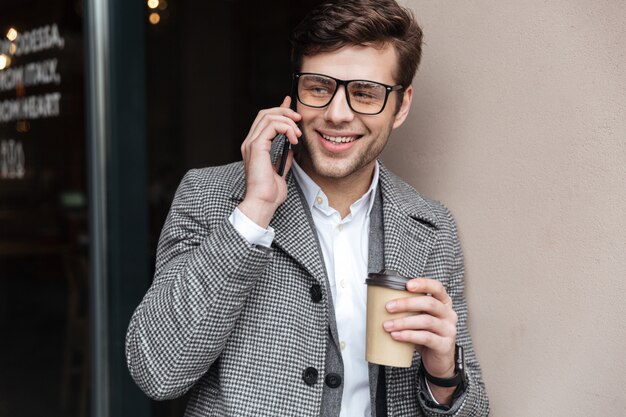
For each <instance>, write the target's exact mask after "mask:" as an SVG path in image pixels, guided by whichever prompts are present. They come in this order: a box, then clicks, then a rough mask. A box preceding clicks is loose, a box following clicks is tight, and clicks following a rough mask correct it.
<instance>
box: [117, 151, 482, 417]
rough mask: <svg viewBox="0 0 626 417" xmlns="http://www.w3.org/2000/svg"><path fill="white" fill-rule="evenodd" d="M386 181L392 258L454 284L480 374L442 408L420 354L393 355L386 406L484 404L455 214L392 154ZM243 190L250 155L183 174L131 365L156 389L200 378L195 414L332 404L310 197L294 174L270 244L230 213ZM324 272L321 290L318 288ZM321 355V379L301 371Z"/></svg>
mask: <svg viewBox="0 0 626 417" xmlns="http://www.w3.org/2000/svg"><path fill="white" fill-rule="evenodd" d="M379 186H380V190H381V193H382V217H383V233H381V234H382V235H383V236H384V242H382V247H383V250H384V262H385V267H386V268H388V269H392V270H396V271H398V272H400V273H401V274H403V275H405V276H413V277H417V276H426V277H431V278H436V279H438V280H440V281H441V282H442V283H443V284H444V285H445V287H446V289H447V291H448V293H449V294H450V296H451V297H452V299H453V301H454V308H455V310H456V312H457V313H458V316H459V322H458V335H457V340H458V343H459V344H461V345H462V346H464V348H465V353H466V359H467V368H468V373H469V383H468V387H467V390H466V392H465V394H463V395H462V396H461V397H460V398H458V399H457V400H456V401H455V403H454V404H453V406H452V408H451V409H450V410H449V411H442V410H440V409H437V408H436V407H431V405H432V404H429V403H428V402H427V401H426V400H425V396H424V392H423V381H419V378H418V372H417V370H418V368H419V366H420V360H419V355H418V354H417V353H416V354H415V360H414V362H413V366H412V367H411V368H408V369H401V368H391V367H387V368H385V376H386V394H387V395H386V410H387V415H389V416H394V417H400V416H407V417H408V416H412V417H414V416H430V417H435V416H444V415H446V416H447V415H454V416H474V417H482V416H486V415H487V414H488V408H489V406H488V400H487V396H486V393H485V391H484V385H483V382H482V378H481V374H480V368H479V365H478V362H477V361H476V357H475V354H474V350H473V348H472V343H471V339H470V335H469V332H468V328H467V306H466V303H465V298H464V296H463V261H462V255H461V249H460V245H459V241H458V238H457V235H456V229H455V224H454V221H453V220H452V217H451V216H450V214H449V212H448V211H447V210H446V209H445V208H444V207H443V206H442V205H441V204H439V203H436V202H432V201H429V200H426V199H424V198H423V197H421V196H420V195H419V194H418V193H417V192H416V191H415V190H414V189H413V188H411V187H410V186H409V185H407V184H406V183H404V182H403V181H402V180H400V179H399V178H397V177H396V176H394V175H393V174H392V173H390V172H389V171H387V170H386V169H385V168H384V167H383V166H382V165H381V171H380V183H379ZM244 192H245V178H244V173H243V165H242V163H241V162H239V163H234V164H230V165H226V166H222V167H213V168H205V169H200V170H192V171H190V172H188V173H187V175H186V176H185V178H184V179H183V181H182V183H181V184H180V186H179V188H178V191H177V193H176V197H175V199H174V202H173V204H172V207H171V210H170V213H169V216H168V218H167V221H166V223H165V226H164V228H163V231H162V234H161V238H160V241H159V248H158V253H157V264H156V272H155V277H154V282H153V284H152V286H151V287H150V289H149V290H148V292H147V293H146V295H145V297H144V299H143V301H142V302H141V303H140V305H139V306H138V307H137V309H136V311H135V313H134V315H133V317H132V319H131V322H130V326H129V328H128V334H127V338H126V355H127V362H128V368H129V370H130V373H131V375H132V377H133V378H134V380H135V381H136V383H137V384H138V385H139V387H140V388H141V389H142V390H143V391H144V392H145V393H146V394H147V395H149V396H150V397H152V398H155V399H171V398H176V397H178V396H181V395H183V394H184V393H186V392H187V391H188V390H192V392H191V396H190V400H189V404H188V407H187V411H186V414H185V415H186V416H188V417H191V416H193V417H196V416H197V417H200V416H233V417H235V416H236V417H242V416H254V417H260V416H298V417H301V416H311V417H313V416H320V415H327V414H328V413H327V412H326V410H324V409H322V403H323V401H322V393H323V392H324V389H323V386H324V372H323V371H324V369H325V366H326V364H325V360H326V350H327V346H328V338H329V337H330V336H329V326H331V325H332V323H330V321H332V320H334V318H333V317H334V315H333V313H332V308H330V307H329V305H330V300H329V294H328V290H327V288H328V287H327V284H326V281H327V278H326V274H325V271H324V265H323V264H324V262H323V259H322V257H321V254H320V252H319V250H318V245H317V243H316V235H315V232H314V231H313V229H312V227H311V225H310V223H309V221H307V218H308V216H307V212H306V210H307V208H306V207H305V205H304V204H303V202H302V200H301V198H300V196H299V192H298V189H297V185H296V184H295V180H294V179H293V177H292V176H291V175H289V176H288V196H287V200H286V201H285V202H284V203H283V204H282V205H281V206H280V207H279V209H278V210H277V211H276V213H275V216H274V218H273V220H272V222H271V224H270V225H271V226H272V227H273V228H274V229H275V231H276V237H275V239H274V242H273V244H272V247H271V248H270V249H267V248H261V247H257V246H254V245H250V244H249V243H248V242H247V241H246V240H245V239H244V238H243V237H242V236H241V235H239V234H238V233H237V231H236V230H235V229H234V228H233V226H232V225H231V223H230V222H229V221H228V217H229V216H230V214H231V213H232V211H233V210H234V208H235V207H236V206H237V205H238V204H239V202H240V201H241V200H242V199H243V196H244ZM316 284H317V285H319V287H317V288H321V289H322V300H321V302H314V301H313V300H312V292H311V288H312V286H314V285H316ZM318 301H319V300H318ZM310 368H315V369H316V370H320V372H319V376H318V377H317V381H311V380H310V378H311V375H310V373H309V374H308V378H309V381H308V382H309V383H311V382H313V384H312V385H310V384H307V383H305V381H303V372H304V371H305V370H306V369H310ZM305 379H306V378H305ZM373 408H374V407H373Z"/></svg>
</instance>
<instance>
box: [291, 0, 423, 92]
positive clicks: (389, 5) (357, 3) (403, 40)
mask: <svg viewBox="0 0 626 417" xmlns="http://www.w3.org/2000/svg"><path fill="white" fill-rule="evenodd" d="M386 43H389V44H391V45H393V46H394V48H395V50H396V53H397V56H398V62H397V74H396V82H398V83H399V84H402V85H403V86H404V87H408V86H409V85H411V82H412V81H413V77H414V76H415V72H416V71H417V67H418V65H419V62H420V59H421V56H422V29H421V28H420V27H419V25H418V24H417V22H416V21H415V18H414V17H413V13H411V11H410V10H407V9H405V8H404V7H402V6H400V5H398V3H396V2H395V1H394V0H330V1H327V2H324V3H322V4H321V5H319V6H317V7H316V8H314V9H313V10H311V11H310V12H309V14H307V16H306V17H305V18H304V20H302V21H301V22H300V23H299V24H298V26H296V28H295V29H294V31H293V34H292V37H291V46H292V49H291V63H292V65H293V67H294V69H295V70H299V69H300V66H301V65H302V58H303V57H304V56H306V55H314V54H317V53H320V52H332V51H336V50H338V49H340V48H342V47H344V46H347V45H384V44H386Z"/></svg>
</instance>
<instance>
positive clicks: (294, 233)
mask: <svg viewBox="0 0 626 417" xmlns="http://www.w3.org/2000/svg"><path fill="white" fill-rule="evenodd" d="M244 195H245V177H244V176H243V173H242V175H241V178H238V179H237V181H235V184H234V187H233V196H232V198H233V200H235V201H238V202H240V201H241V200H243V197H244ZM303 200H304V199H303V198H302V197H301V192H300V189H299V188H298V186H297V184H296V181H295V179H294V178H293V176H292V175H291V174H288V175H287V199H286V200H285V202H284V203H283V204H281V205H280V207H278V209H277V210H276V213H274V217H273V218H272V221H271V222H270V226H271V227H272V228H274V231H275V233H276V235H275V237H274V241H273V243H272V246H275V247H278V248H280V249H281V250H283V251H284V252H285V253H286V254H287V255H289V256H290V257H292V258H293V259H294V260H295V261H296V262H298V263H299V264H300V265H301V266H302V267H303V268H304V269H305V270H306V271H308V272H309V273H310V274H311V275H312V276H313V277H315V279H316V280H317V281H318V282H319V283H320V285H322V286H323V287H326V271H325V267H324V260H323V259H322V255H321V251H320V249H319V244H318V241H317V235H316V233H315V231H314V230H313V221H312V219H311V214H310V211H309V209H308V208H307V207H305V205H304V203H303Z"/></svg>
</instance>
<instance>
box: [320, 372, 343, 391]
mask: <svg viewBox="0 0 626 417" xmlns="http://www.w3.org/2000/svg"><path fill="white" fill-rule="evenodd" d="M324 381H325V382H326V385H328V386H329V387H330V388H337V387H339V385H341V375H339V374H336V373H333V372H331V373H329V374H328V375H326V378H324Z"/></svg>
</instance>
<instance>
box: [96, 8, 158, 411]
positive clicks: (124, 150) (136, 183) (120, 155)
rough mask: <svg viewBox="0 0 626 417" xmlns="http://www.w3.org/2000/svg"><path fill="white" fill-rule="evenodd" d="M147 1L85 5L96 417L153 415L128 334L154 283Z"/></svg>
mask: <svg viewBox="0 0 626 417" xmlns="http://www.w3.org/2000/svg"><path fill="white" fill-rule="evenodd" d="M145 7H146V5H145V3H144V2H137V1H132V2H129V1H126V0H84V10H85V19H84V33H85V39H86V42H85V48H86V50H85V57H86V70H85V71H86V77H85V79H86V97H85V102H86V103H87V113H86V114H87V131H86V140H87V150H88V151H87V152H88V158H89V163H88V171H89V172H88V178H89V219H90V274H89V276H90V280H89V281H90V300H89V305H90V329H91V331H90V345H91V348H90V350H91V416H92V417H112V416H137V417H144V416H145V417H147V416H149V415H150V401H149V400H148V398H147V397H146V396H145V395H144V394H143V393H141V392H140V390H139V389H138V388H137V387H136V385H135V384H134V383H133V381H132V379H131V378H130V376H129V373H128V371H127V370H126V361H125V356H124V336H125V333H126V328H127V326H128V322H129V319H130V316H131V314H132V312H133V309H134V308H135V307H136V305H137V304H138V302H139V300H141V297H142V296H143V293H144V292H145V290H146V288H147V286H148V284H149V280H150V277H149V271H150V268H149V248H148V245H149V243H148V196H147V162H146V159H147V152H146V147H147V144H146V133H145V131H146V128H145V126H146V121H145V119H146V115H145V114H146V100H145V96H146V94H145V74H146V69H145V58H144V55H145V51H144V50H145V42H144V38H145V33H144V31H145V27H144V25H145V20H146V10H145Z"/></svg>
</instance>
